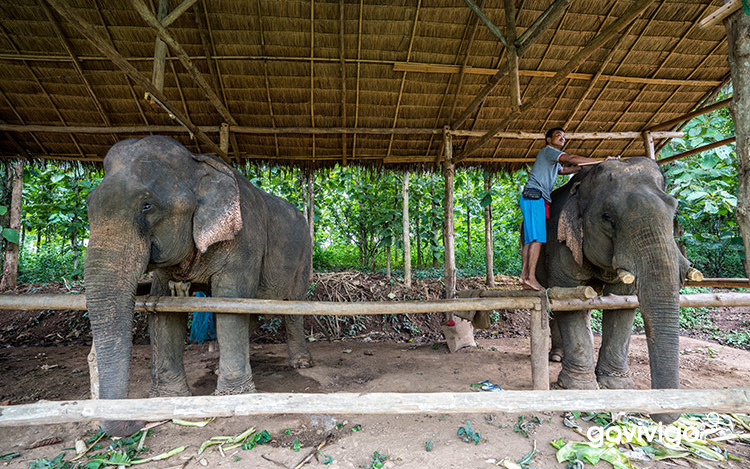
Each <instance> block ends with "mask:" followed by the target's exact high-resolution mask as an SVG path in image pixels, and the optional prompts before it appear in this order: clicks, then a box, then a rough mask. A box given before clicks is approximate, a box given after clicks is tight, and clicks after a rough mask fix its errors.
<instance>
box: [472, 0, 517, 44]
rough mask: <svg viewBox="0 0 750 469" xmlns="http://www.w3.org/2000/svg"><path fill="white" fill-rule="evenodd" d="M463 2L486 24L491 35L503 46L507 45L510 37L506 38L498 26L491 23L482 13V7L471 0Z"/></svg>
mask: <svg viewBox="0 0 750 469" xmlns="http://www.w3.org/2000/svg"><path fill="white" fill-rule="evenodd" d="M464 2H466V5H467V6H468V7H469V8H471V11H473V12H474V14H475V15H477V17H479V19H480V20H482V23H484V24H485V26H487V29H489V30H490V32H491V33H492V35H493V36H495V37H496V38H497V39H498V40H499V41H500V42H501V43H502V44H503V46H504V47H508V44H509V43H510V42H509V41H510V39H508V40H506V39H505V36H504V35H503V32H502V31H500V28H498V27H497V26H495V23H493V22H492V20H491V19H489V18H488V17H487V15H485V14H484V12H483V11H482V9H481V8H479V5H477V4H476V3H474V2H473V1H472V0H464ZM514 40H515V39H514Z"/></svg>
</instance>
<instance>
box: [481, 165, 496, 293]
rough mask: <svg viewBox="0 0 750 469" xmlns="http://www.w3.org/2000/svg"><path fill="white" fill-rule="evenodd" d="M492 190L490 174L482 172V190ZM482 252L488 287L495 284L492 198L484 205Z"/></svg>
mask: <svg viewBox="0 0 750 469" xmlns="http://www.w3.org/2000/svg"><path fill="white" fill-rule="evenodd" d="M490 190H492V174H490V173H484V192H485V193H487V194H488V195H489V193H490ZM484 253H485V256H484V257H485V265H486V266H487V279H486V281H485V285H487V287H489V288H493V287H494V286H495V269H494V267H495V251H494V243H493V242H492V199H491V198H490V203H489V204H487V205H486V206H485V207H484Z"/></svg>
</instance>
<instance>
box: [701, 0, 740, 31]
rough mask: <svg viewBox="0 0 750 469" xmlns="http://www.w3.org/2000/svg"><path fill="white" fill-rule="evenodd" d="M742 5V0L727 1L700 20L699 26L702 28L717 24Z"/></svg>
mask: <svg viewBox="0 0 750 469" xmlns="http://www.w3.org/2000/svg"><path fill="white" fill-rule="evenodd" d="M741 6H742V0H729V1H728V2H727V3H725V4H724V5H722V6H721V7H719V9H718V10H716V11H715V12H713V13H711V14H710V15H708V16H706V17H705V18H703V19H702V20H700V21H699V22H698V27H699V28H701V29H707V28H710V27H712V26H715V25H717V24H719V23H720V22H722V21H724V20H725V19H726V18H728V17H729V15H731V14H732V13H734V12H735V11H737V10H739V9H740V7H741Z"/></svg>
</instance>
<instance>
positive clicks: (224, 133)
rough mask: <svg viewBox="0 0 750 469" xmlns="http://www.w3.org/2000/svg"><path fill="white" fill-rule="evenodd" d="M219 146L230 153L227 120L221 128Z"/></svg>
mask: <svg viewBox="0 0 750 469" xmlns="http://www.w3.org/2000/svg"><path fill="white" fill-rule="evenodd" d="M219 148H221V151H223V152H224V153H226V154H227V155H228V154H229V124H227V123H226V122H224V123H222V124H221V127H220V128H219Z"/></svg>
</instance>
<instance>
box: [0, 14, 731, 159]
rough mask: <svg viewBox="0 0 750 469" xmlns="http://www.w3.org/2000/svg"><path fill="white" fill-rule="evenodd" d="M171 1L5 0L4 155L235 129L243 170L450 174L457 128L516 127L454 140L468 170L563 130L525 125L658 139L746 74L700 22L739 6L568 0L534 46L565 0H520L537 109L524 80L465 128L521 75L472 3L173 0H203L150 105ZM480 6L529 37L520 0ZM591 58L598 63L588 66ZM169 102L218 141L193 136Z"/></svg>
mask: <svg viewBox="0 0 750 469" xmlns="http://www.w3.org/2000/svg"><path fill="white" fill-rule="evenodd" d="M158 3H159V0H106V1H104V0H14V1H12V2H10V1H5V2H2V4H0V121H1V122H0V130H2V131H3V132H0V157H1V158H13V157H18V155H22V156H26V157H29V158H35V159H36V158H41V159H61V158H62V159H79V160H88V161H97V160H101V158H102V157H103V156H104V155H105V153H106V151H107V149H108V148H109V147H110V146H111V145H112V144H113V143H114V142H115V141H117V140H120V139H123V138H129V137H137V136H144V135H148V134H150V133H156V134H158V133H162V134H166V135H170V136H173V137H175V138H177V139H179V140H180V141H181V142H182V143H184V144H185V145H187V146H188V147H189V148H191V149H192V150H194V151H196V152H204V153H216V152H217V150H218V151H220V150H219V144H220V140H221V137H220V131H219V129H220V126H221V125H222V123H228V124H229V130H230V132H229V134H228V138H226V136H225V138H226V141H227V142H228V143H229V157H230V158H232V159H234V160H235V162H240V161H242V160H245V159H248V160H261V161H268V162H271V163H273V164H293V165H300V166H307V167H318V166H321V165H322V166H330V165H334V164H342V163H346V164H363V165H376V166H379V165H384V166H386V167H390V166H396V167H398V166H404V165H408V166H420V165H424V166H432V165H433V164H434V162H435V161H437V160H438V159H439V158H441V155H442V154H443V129H444V127H445V126H452V129H454V130H464V131H467V130H470V131H474V134H472V135H482V134H483V133H485V132H486V131H487V130H489V129H493V128H494V127H497V126H498V125H502V126H503V127H502V128H500V129H498V130H501V131H506V132H510V134H507V135H510V136H511V137H512V138H508V137H506V138H491V139H489V140H488V141H487V142H486V143H484V144H483V145H481V146H479V147H476V148H472V142H476V141H477V140H478V139H477V137H471V138H469V137H466V136H454V139H453V144H454V145H455V146H456V149H455V155H456V156H457V157H459V159H461V160H462V161H463V163H464V164H472V165H487V166H492V167H501V168H506V169H507V168H512V167H515V166H517V165H518V164H519V161H520V160H519V159H528V158H533V157H534V156H535V154H536V152H537V151H538V149H539V148H540V147H541V145H542V142H543V140H540V139H538V138H529V136H526V138H515V136H514V135H513V134H514V133H517V132H526V133H533V134H537V136H538V134H539V133H542V132H544V130H545V129H546V128H549V127H551V126H557V125H565V126H566V128H567V130H568V133H569V134H573V136H575V134H577V133H578V134H580V133H591V132H638V133H640V132H642V131H643V130H645V129H647V128H649V127H650V126H652V125H654V124H656V123H660V122H663V121H666V120H669V119H672V118H674V117H676V116H680V115H682V114H685V113H687V112H689V111H690V110H692V109H694V108H695V107H696V106H697V105H700V104H701V103H702V102H703V100H705V99H706V98H707V97H708V96H709V95H711V94H712V93H713V92H715V91H716V90H717V89H718V88H719V87H720V86H721V85H722V83H725V80H726V79H727V77H728V73H729V68H728V63H727V42H726V37H725V31H724V27H723V26H722V25H721V24H719V25H717V26H713V27H710V28H708V29H701V28H699V27H698V24H697V23H698V21H699V20H701V19H702V18H704V17H705V16H707V15H708V14H710V13H711V12H713V11H714V10H716V9H717V8H718V7H719V6H721V4H722V2H721V0H712V1H705V0H653V1H651V0H636V1H634V0H610V1H596V0H572V1H571V0H557V1H556V2H554V5H556V6H553V7H551V8H552V10H553V11H552V16H550V18H551V20H552V21H551V24H549V26H548V27H547V28H546V29H540V30H539V31H540V32H541V34H540V35H538V37H536V38H532V39H531V40H529V39H528V35H530V34H532V31H533V30H534V28H533V27H532V25H533V24H534V23H535V21H537V19H538V18H539V17H540V15H542V13H543V12H545V10H546V9H547V8H548V7H550V4H551V3H553V2H551V1H550V0H515V8H516V25H517V34H516V36H517V38H518V40H517V41H516V42H515V44H517V45H518V49H517V50H519V51H520V52H522V55H521V57H520V59H519V67H518V70H519V73H518V74H519V83H520V95H521V101H522V103H524V104H525V106H522V107H521V109H520V113H516V114H511V99H510V94H511V88H512V87H511V86H510V83H511V79H509V77H508V76H507V75H506V76H504V77H503V78H502V79H501V80H500V81H499V84H498V86H496V87H495V88H494V89H493V90H492V91H491V93H490V94H489V96H488V97H487V98H486V99H485V100H484V101H483V102H482V103H481V105H480V106H479V107H478V108H477V110H476V111H474V112H471V113H470V114H469V115H468V117H467V118H466V119H464V120H463V122H461V123H460V125H456V124H457V122H456V120H457V119H458V118H459V116H461V114H462V113H464V111H465V110H466V109H467V107H468V106H469V105H470V104H471V103H472V101H473V100H474V99H475V97H477V96H478V95H479V94H480V92H481V90H482V89H483V87H485V85H486V83H487V82H488V79H490V78H491V77H492V76H493V75H494V74H495V72H497V70H498V69H499V68H502V67H503V66H504V64H505V67H506V70H507V56H508V49H506V48H505V47H503V45H502V44H501V42H500V41H499V40H498V39H497V38H496V37H495V36H493V34H492V33H491V32H490V29H489V28H488V27H487V26H486V25H485V24H484V23H483V22H482V21H480V20H479V19H478V16H477V15H476V14H475V13H474V12H473V11H472V10H471V9H470V8H469V6H467V3H470V2H466V3H465V2H464V1H461V0H410V1H403V0H402V1H397V2H391V1H375V2H373V1H364V0H362V1H358V2H354V1H352V0H340V1H339V0H332V1H321V0H318V1H313V2H311V1H307V0H304V1H284V0H270V1H269V0H211V1H208V0H198V1H197V2H196V1H194V0H193V1H191V0H187V1H186V2H183V3H181V4H180V2H179V1H177V0H172V1H171V5H170V8H171V9H175V8H177V7H178V6H189V8H188V9H187V10H186V11H185V12H184V13H183V14H182V15H181V16H179V17H178V18H177V19H176V20H175V21H174V22H173V23H171V24H170V25H169V26H168V27H167V28H166V29H165V31H166V34H167V36H164V35H162V37H163V38H165V40H166V41H167V42H170V47H169V51H168V53H167V57H166V62H165V63H166V67H165V72H166V73H165V76H164V87H163V95H159V94H158V92H159V89H158V87H157V88H156V90H157V94H155V95H156V96H160V97H161V99H162V100H165V101H166V102H164V103H163V105H164V106H163V107H162V106H159V105H155V104H151V103H149V102H147V101H146V100H144V92H145V91H147V90H148V88H147V86H146V85H144V84H143V83H142V82H143V81H144V80H145V81H146V82H151V77H152V71H153V69H154V64H155V60H154V49H155V39H156V37H157V28H155V27H153V26H152V25H150V24H149V22H148V18H149V17H151V16H152V15H154V13H152V12H153V11H155V6H156V5H157V4H158ZM476 3H477V4H479V5H480V6H481V10H482V11H483V12H484V13H485V14H486V16H487V18H488V19H489V20H490V21H491V22H492V23H494V25H496V26H497V27H498V28H499V29H500V30H501V31H502V32H503V33H504V35H505V36H506V37H509V39H508V40H507V42H508V43H509V44H511V45H512V44H514V41H513V40H512V33H511V30H510V29H509V28H508V27H507V24H506V14H505V2H503V1H500V0H486V1H484V2H482V1H481V0H477V2H476ZM511 3H512V0H511ZM139 5H143V7H140V9H139ZM557 5H559V6H560V8H561V9H560V10H559V12H560V13H561V14H560V15H558V16H555V11H554V9H555V8H557ZM634 6H635V7H642V8H641V9H642V10H643V11H642V13H641V14H640V15H637V18H636V19H635V20H634V21H632V22H623V23H624V24H623V25H622V26H623V27H624V29H622V32H621V33H619V34H614V35H612V36H609V38H607V40H606V41H603V43H602V46H601V47H596V48H594V49H593V50H592V51H591V53H590V54H589V55H586V54H588V51H587V50H585V49H584V48H585V47H586V46H587V44H589V43H591V42H592V41H595V40H596V38H597V37H601V36H600V35H602V34H609V32H608V31H609V30H610V29H612V28H614V29H618V27H619V24H618V25H615V26H614V27H613V26H612V25H613V24H615V23H616V21H618V19H619V18H623V17H625V16H627V15H628V14H629V11H632V10H631V9H632V8H633V7H634ZM143 9H145V10H148V11H147V12H146V13H145V14H144V13H143V12H142V10H143ZM152 23H153V22H152ZM530 28H531V30H530ZM526 31H529V32H528V33H527V36H524V35H523V33H524V32H526ZM162 34H163V33H162ZM97 41H99V42H98V45H97ZM523 41H526V42H523ZM600 42H601V41H600ZM174 44H177V47H175V46H174ZM107 48H109V50H110V52H109V53H107V52H105V51H104V50H105V49H107ZM582 51H583V52H584V55H586V57H584V59H585V60H579V61H580V65H578V64H577V63H576V62H571V59H576V58H577V59H580V55H581V52H582ZM112 54H114V56H113V55H112ZM577 54H578V55H577ZM180 55H183V59H182V61H181V60H180V58H179V57H180ZM113 57H114V58H113ZM117 57H121V58H124V59H125V60H124V65H123V64H122V63H119V64H118V63H116V62H117V60H119V59H118V58H117ZM128 64H129V65H128ZM185 64H187V67H186V65H185ZM190 64H192V66H193V67H194V70H195V72H197V73H194V74H191V73H190V72H189V70H188V67H190ZM566 67H568V68H571V67H572V69H571V70H569V72H570V73H566V72H567V69H566ZM128 68H130V72H127V71H124V70H127V69H128ZM560 70H563V73H562V75H563V77H561V79H559V80H555V79H553V77H554V76H555V75H556V74H558V72H559V71H560ZM128 73H130V75H128ZM133 73H136V75H133ZM137 75H140V78H139V77H138V76H137ZM201 82H202V84H201ZM152 86H153V85H152ZM544 93H548V94H547V95H546V96H544ZM152 94H154V93H152ZM212 94H213V98H212V97H211V95H212ZM528 103H530V105H528ZM165 108H167V109H169V110H170V111H171V112H172V113H173V114H175V115H178V116H180V115H181V118H182V120H184V121H186V122H183V124H185V125H187V126H188V127H190V128H192V129H193V131H194V132H198V133H199V134H200V133H203V135H197V136H196V137H195V138H194V139H191V138H190V136H189V134H188V132H187V131H186V130H185V128H184V127H182V126H181V124H180V122H179V121H178V120H174V119H171V118H170V115H169V114H170V113H169V112H167V111H166V110H165ZM509 115H510V116H511V118H510V119H508V116H509ZM531 137H534V136H531ZM625 137H628V136H627V135H625ZM629 137H630V138H624V139H617V140H610V139H605V140H601V139H586V140H583V139H578V140H576V139H575V138H574V139H573V140H572V141H571V142H570V143H569V146H568V147H567V149H568V151H570V152H574V153H580V154H584V155H587V156H589V155H592V156H595V157H603V156H607V155H612V154H622V155H624V156H634V155H643V154H644V146H643V140H642V139H641V138H640V136H639V135H636V134H632V135H630V136H629ZM657 143H658V142H657ZM467 148H468V149H470V151H471V153H470V154H463V155H462V152H465V151H466V149H467ZM509 158H510V159H509Z"/></svg>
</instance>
